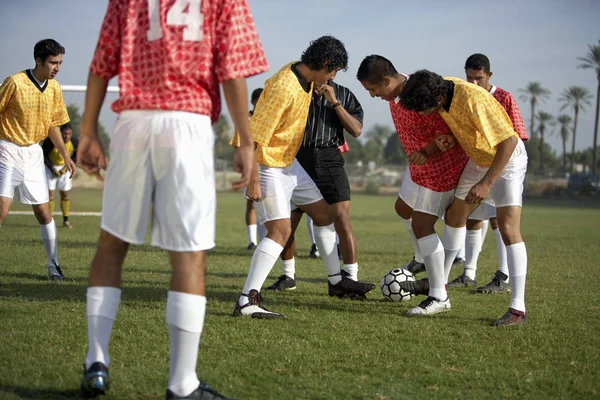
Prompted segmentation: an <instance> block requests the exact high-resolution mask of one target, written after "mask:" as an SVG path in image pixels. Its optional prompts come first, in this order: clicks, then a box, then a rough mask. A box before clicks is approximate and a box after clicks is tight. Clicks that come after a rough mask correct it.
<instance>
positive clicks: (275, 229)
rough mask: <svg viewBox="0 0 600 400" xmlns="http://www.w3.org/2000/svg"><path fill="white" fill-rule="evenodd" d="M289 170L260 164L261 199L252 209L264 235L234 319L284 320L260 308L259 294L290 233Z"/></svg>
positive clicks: (294, 183)
mask: <svg viewBox="0 0 600 400" xmlns="http://www.w3.org/2000/svg"><path fill="white" fill-rule="evenodd" d="M290 171H291V167H286V168H269V167H264V166H262V165H259V172H258V174H259V179H260V189H261V194H262V200H261V201H259V202H257V203H256V205H255V207H256V212H257V215H258V219H259V220H260V221H261V222H262V223H263V224H264V225H265V228H266V229H267V235H266V237H265V238H264V239H263V240H261V241H260V243H259V244H258V246H257V247H256V249H255V250H254V254H253V255H252V260H251V262H250V269H249V271H248V276H247V277H246V282H245V283H244V288H243V290H242V294H241V295H240V298H239V299H238V301H237V302H236V304H235V307H234V309H233V315H234V316H251V317H253V318H281V317H283V315H281V314H278V313H275V312H272V311H269V310H267V309H266V308H265V307H263V306H262V303H261V302H262V296H261V293H260V292H261V288H262V286H263V284H264V283H265V280H266V279H267V277H268V276H269V272H271V269H272V268H273V266H274V265H275V263H276V262H277V259H278V258H279V256H280V254H281V252H282V250H283V246H284V245H285V244H286V243H287V241H288V239H289V237H290V235H291V232H292V226H291V220H290V214H291V206H290V199H291V197H292V193H293V191H294V187H295V185H296V181H295V179H294V178H293V176H291V175H290Z"/></svg>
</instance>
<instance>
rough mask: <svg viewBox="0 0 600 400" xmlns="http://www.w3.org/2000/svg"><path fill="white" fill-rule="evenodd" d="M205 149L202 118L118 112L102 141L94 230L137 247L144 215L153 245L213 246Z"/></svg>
mask: <svg viewBox="0 0 600 400" xmlns="http://www.w3.org/2000/svg"><path fill="white" fill-rule="evenodd" d="M213 146H214V134H213V130H212V127H211V122H210V118H209V117H208V116H206V115H200V114H193V113H188V112H183V111H154V110H153V111H125V112H122V113H121V115H120V116H119V119H118V120H117V124H116V126H115V130H114V133H113V135H112V139H111V141H110V163H109V167H108V171H107V172H106V180H105V184H104V196H103V200H102V229H104V230H105V231H107V232H109V233H111V234H112V235H114V236H116V237H118V238H119V239H121V240H124V241H126V242H129V243H134V244H142V243H144V241H145V238H146V232H147V229H148V220H149V219H150V218H151V229H152V239H151V243H152V245H153V246H157V247H160V248H162V249H165V250H169V251H179V252H183V251H202V250H207V249H210V248H212V247H214V245H215V210H216V192H215V174H214V163H213ZM151 206H152V207H151Z"/></svg>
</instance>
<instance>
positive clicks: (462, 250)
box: [452, 243, 465, 262]
mask: <svg viewBox="0 0 600 400" xmlns="http://www.w3.org/2000/svg"><path fill="white" fill-rule="evenodd" d="M456 257H458V258H462V259H463V260H464V259H465V244H464V243H463V245H462V246H461V247H460V249H458V252H457V253H456V256H455V258H456ZM452 261H453V262H454V260H452Z"/></svg>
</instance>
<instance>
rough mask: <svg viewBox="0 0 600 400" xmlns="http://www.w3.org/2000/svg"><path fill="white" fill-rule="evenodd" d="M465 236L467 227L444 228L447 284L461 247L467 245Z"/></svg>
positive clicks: (443, 241)
mask: <svg viewBox="0 0 600 400" xmlns="http://www.w3.org/2000/svg"><path fill="white" fill-rule="evenodd" d="M465 236H467V227H466V226H463V227H462V228H453V227H451V226H448V225H446V226H444V233H443V235H442V245H443V246H444V254H445V255H444V273H445V274H446V283H447V282H448V276H449V275H450V270H451V269H452V263H453V262H454V259H455V258H456V255H457V254H458V251H459V250H460V248H461V247H464V245H465Z"/></svg>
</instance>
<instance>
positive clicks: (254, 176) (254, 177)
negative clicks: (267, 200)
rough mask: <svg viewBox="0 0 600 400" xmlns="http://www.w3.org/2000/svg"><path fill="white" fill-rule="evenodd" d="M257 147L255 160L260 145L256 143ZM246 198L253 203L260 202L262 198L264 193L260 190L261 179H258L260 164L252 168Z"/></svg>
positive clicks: (255, 164)
mask: <svg viewBox="0 0 600 400" xmlns="http://www.w3.org/2000/svg"><path fill="white" fill-rule="evenodd" d="M254 144H255V146H256V151H255V159H256V157H258V151H259V147H260V144H258V143H254ZM246 198H247V199H248V200H252V201H260V200H261V198H262V193H261V190H260V179H259V177H258V163H256V162H255V163H254V165H253V168H252V173H251V174H250V182H249V183H248V186H247V187H246Z"/></svg>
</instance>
